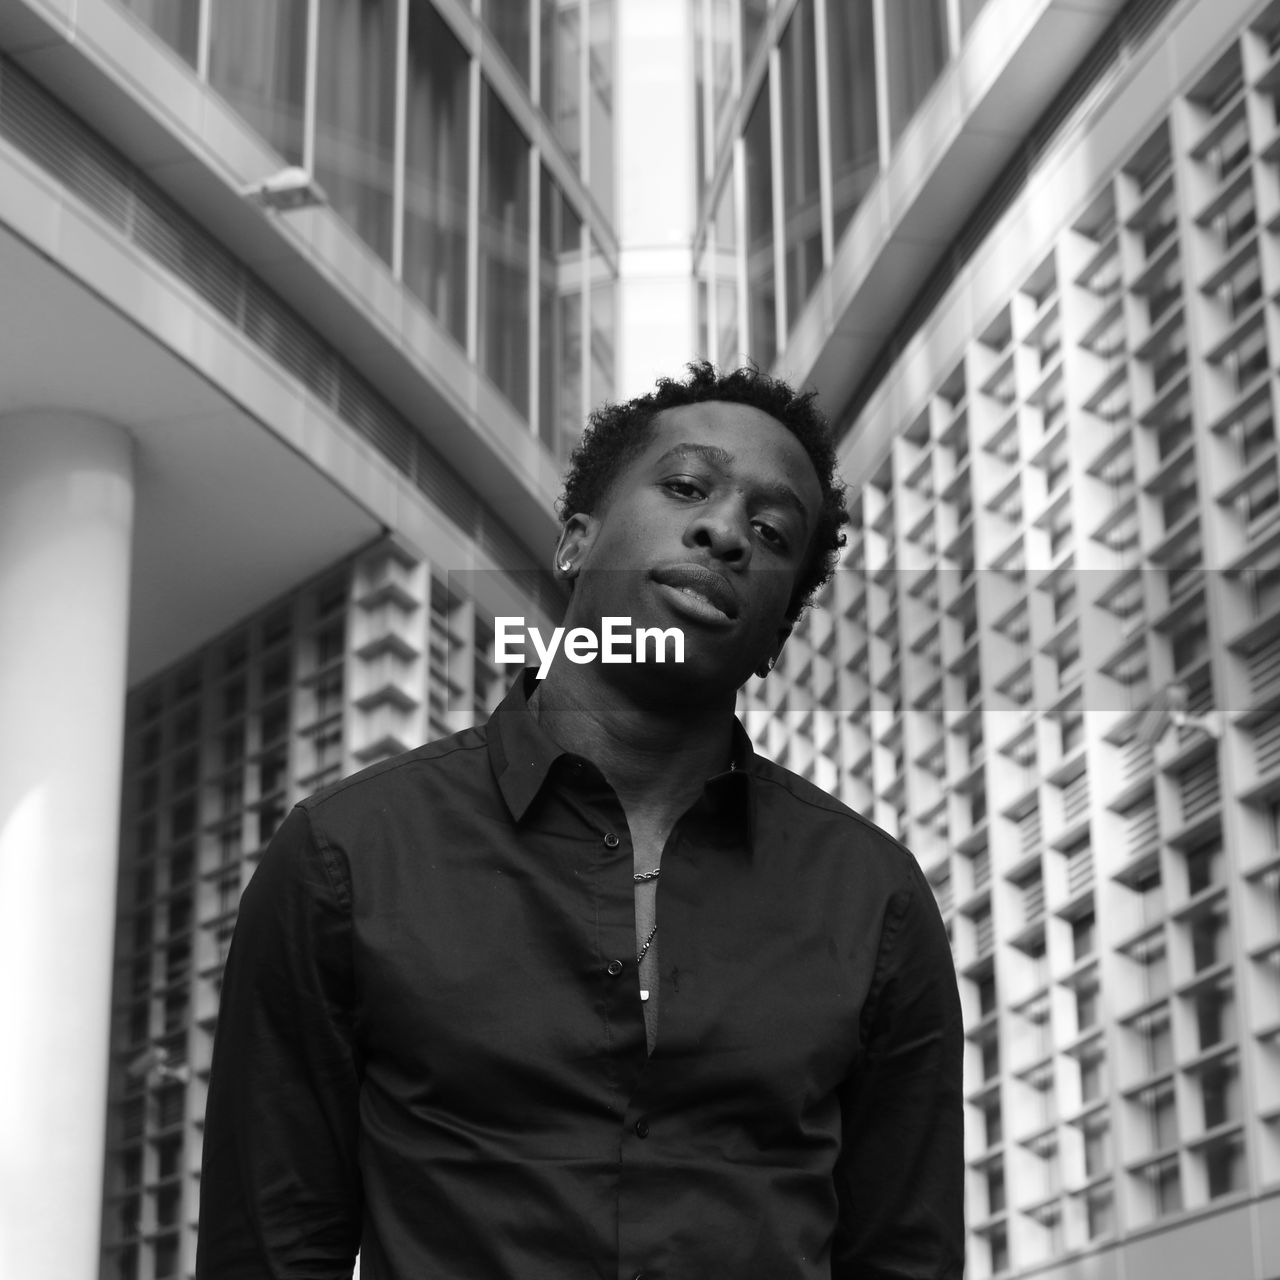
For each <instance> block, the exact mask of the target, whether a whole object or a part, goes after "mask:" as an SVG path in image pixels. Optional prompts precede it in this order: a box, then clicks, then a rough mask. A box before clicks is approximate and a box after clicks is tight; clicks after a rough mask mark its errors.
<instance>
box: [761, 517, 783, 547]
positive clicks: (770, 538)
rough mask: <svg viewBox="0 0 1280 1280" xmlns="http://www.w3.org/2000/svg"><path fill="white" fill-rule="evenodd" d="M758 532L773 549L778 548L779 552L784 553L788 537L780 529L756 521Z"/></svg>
mask: <svg viewBox="0 0 1280 1280" xmlns="http://www.w3.org/2000/svg"><path fill="white" fill-rule="evenodd" d="M756 532H757V533H758V534H759V535H760V537H761V538H762V539H763V540H764V541H765V542H766V543H768V545H769V546H771V547H776V548H777V549H778V550H779V551H784V550H785V549H786V546H787V537H786V534H784V533H783V532H782V531H781V530H780V529H775V528H774V527H773V525H771V524H766V523H765V521H763V520H757V521H756Z"/></svg>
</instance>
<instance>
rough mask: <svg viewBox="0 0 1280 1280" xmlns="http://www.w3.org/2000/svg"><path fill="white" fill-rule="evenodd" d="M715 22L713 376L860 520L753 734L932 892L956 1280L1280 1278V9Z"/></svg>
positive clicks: (1009, 8)
mask: <svg viewBox="0 0 1280 1280" xmlns="http://www.w3.org/2000/svg"><path fill="white" fill-rule="evenodd" d="M695 13H696V16H697V22H698V37H699V48H700V54H701V56H700V58H699V60H698V66H699V71H700V77H699V79H700V83H699V93H700V99H699V102H700V105H699V121H700V135H699V136H700V139H701V149H700V153H699V160H698V163H699V164H700V166H701V167H700V183H701V191H702V196H701V199H700V201H699V224H698V228H699V229H698V233H697V239H696V242H695V264H696V269H697V273H698V289H699V293H698V307H699V311H698V324H699V343H700V347H701V349H702V350H703V351H705V352H707V353H709V354H712V355H714V356H716V357H718V358H720V359H723V360H726V361H732V360H734V359H736V357H737V354H738V353H739V352H746V353H748V354H751V355H753V356H754V357H755V358H756V359H757V360H759V361H760V362H761V363H762V364H764V365H766V366H771V367H773V368H774V369H776V370H777V371H779V372H781V373H783V374H785V375H787V376H789V377H791V378H792V379H794V380H795V381H797V382H799V383H801V384H805V383H809V384H812V385H814V386H816V387H817V389H818V390H819V392H820V394H821V396H822V399H823V402H824V404H825V406H826V408H827V409H828V411H829V412H831V413H832V414H833V416H834V417H835V420H836V422H837V425H838V428H839V431H840V434H841V458H842V463H843V467H844V472H845V476H846V478H847V480H848V482H849V486H850V498H851V503H850V506H851V510H852V514H853V521H852V524H851V526H850V531H849V539H848V545H847V547H846V548H845V552H844V558H843V563H842V567H841V569H840V571H839V572H838V573H837V575H836V577H835V579H834V580H833V582H832V584H831V586H830V588H829V589H828V591H827V598H826V602H825V603H826V605H827V608H826V609H824V610H820V611H815V612H814V613H812V614H810V615H809V616H808V617H807V618H806V619H805V620H804V622H803V624H802V626H801V627H800V628H799V630H798V632H797V634H796V635H795V636H794V637H793V638H792V640H791V641H790V643H789V645H788V648H787V650H786V651H785V652H784V655H783V660H782V662H781V663H780V665H779V669H778V671H777V672H775V674H774V676H773V677H771V678H770V679H769V680H768V681H767V682H766V683H765V684H764V685H763V686H760V687H758V688H754V689H752V690H751V691H750V693H749V695H748V697H747V698H746V700H745V703H744V709H745V711H746V714H747V717H748V726H749V727H750V728H751V729H752V730H753V733H754V734H755V735H756V737H757V741H758V742H759V744H760V745H761V747H762V748H763V749H764V750H765V751H766V752H767V753H769V754H771V755H774V756H775V757H776V758H778V759H780V760H781V761H782V762H783V763H786V764H790V765H791V767H793V768H796V769H798V770H800V771H802V772H804V773H807V774H808V775H810V776H811V777H813V778H814V779H815V780H816V781H817V782H819V783H820V784H821V785H824V786H826V787H828V788H830V789H831V790H833V791H835V792H837V793H838V794H840V795H842V797H843V798H845V799H846V800H847V801H848V802H849V803H851V804H852V805H854V806H855V807H856V808H859V809H861V810H862V811H864V812H867V813H869V814H871V815H872V816H874V818H875V819H876V820H877V821H878V822H879V823H880V824H881V825H882V826H884V827H885V828H887V829H888V830H889V831H891V832H894V833H896V834H898V835H900V836H901V837H902V838H903V839H904V840H905V841H906V842H907V844H908V845H909V846H910V847H911V848H912V849H913V851H914V852H915V853H916V855H917V857H918V858H919V860H920V862H921V863H922V865H923V866H924V869H925V871H926V873H927V875H928V877H929V879H930V881H931V882H932V884H933V886H934V891H935V894H936V896H937V899H938V902H939V905H940V906H941V908H942V911H943V913H944V916H945V918H946V920H947V922H948V925H949V928H950V932H951V937H952V942H953V949H954V953H955V957H956V962H957V967H958V970H959V973H960V985H961V991H962V997H963V1001H964V1008H965V1016H966V1026H967V1039H968V1049H967V1057H966V1062H965V1099H966V1131H967V1136H966V1160H967V1166H968V1172H967V1177H968V1183H967V1208H968V1241H969V1246H968V1255H969V1267H968V1272H967V1274H969V1275H971V1276H972V1277H973V1278H974V1280H985V1277H987V1276H1003V1275H1010V1276H1036V1277H1043V1278H1044V1280H1086V1278H1087V1280H1104V1278H1105V1280H1110V1278H1111V1277H1117V1278H1119V1277H1126V1278H1127V1280H1137V1278H1141V1280H1147V1278H1148V1277H1149V1278H1151V1280H1155V1278H1156V1277H1160V1278H1161V1280H1163V1278H1164V1277H1186V1278H1187V1280H1192V1278H1198V1277H1201V1276H1206V1275H1214V1276H1222V1277H1227V1276H1230V1277H1232V1278H1233V1280H1275V1278H1276V1277H1277V1276H1280V590H1278V589H1277V588H1278V586H1280V473H1278V471H1277V431H1276V392H1277V385H1276V375H1275V370H1276V368H1277V365H1278V364H1280V327H1277V320H1278V318H1280V317H1278V313H1277V311H1276V302H1275V299H1276V297H1277V288H1278V287H1280V274H1278V273H1280V241H1278V240H1277V238H1276V234H1277V228H1278V227H1280V162H1278V157H1280V88H1278V86H1280V5H1277V4H1275V3H1262V2H1260V0H1133V2H1132V3H1127V4H1122V3H1090V4H1084V5H1080V4H1063V3H1054V2H1052V0H1047V2H1046V0H1036V2H1035V3H1027V2H1026V0H985V3H981V2H980V3H954V2H952V3H948V0H849V2H848V3H845V2H837V0H794V2H792V0H777V3H775V4H772V5H769V4H765V3H763V2H761V3H759V4H752V3H750V0H740V2H739V3H730V0H703V3H702V4H701V5H700V6H695ZM779 675H780V676H781V677H782V678H781V679H778V676H779Z"/></svg>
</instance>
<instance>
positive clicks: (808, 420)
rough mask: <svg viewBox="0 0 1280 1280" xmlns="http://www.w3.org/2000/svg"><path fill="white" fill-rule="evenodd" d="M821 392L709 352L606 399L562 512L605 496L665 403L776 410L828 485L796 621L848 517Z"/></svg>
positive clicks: (819, 583)
mask: <svg viewBox="0 0 1280 1280" xmlns="http://www.w3.org/2000/svg"><path fill="white" fill-rule="evenodd" d="M816 394H817V393H816V392H813V391H806V392H804V393H799V392H797V391H796V390H795V389H794V388H793V387H791V386H790V385H788V384H787V383H786V382H783V381H782V380H781V379H780V378H773V377H770V376H769V375H768V374H766V373H762V372H761V371H760V370H759V369H757V368H756V367H754V366H752V365H749V366H744V367H742V368H739V369H733V370H731V371H730V372H728V373H721V372H720V371H719V370H717V369H716V368H715V366H714V365H712V364H711V363H710V361H707V360H697V361H694V362H693V363H691V364H690V365H688V377H686V378H685V379H684V380H683V381H677V380H676V379H674V378H659V379H658V382H657V384H656V386H655V389H654V390H653V391H650V392H649V393H648V394H647V395H643V396H636V397H635V398H634V399H632V400H627V401H625V402H624V403H622V404H611V403H607V404H603V405H601V406H600V407H599V408H597V409H594V410H593V411H592V412H591V414H590V416H589V417H588V419H587V426H586V429H585V430H584V431H583V434H582V439H581V440H580V441H579V443H578V445H577V447H576V448H575V449H574V450H573V453H572V454H571V455H570V458H569V469H568V471H567V473H566V474H565V480H564V492H563V493H562V494H561V495H560V499H559V501H558V502H557V503H556V512H557V514H558V515H559V516H560V518H561V519H562V520H566V519H568V517H569V516H571V515H573V514H574V513H575V512H582V513H583V514H586V515H590V514H591V513H592V512H594V511H595V510H596V509H597V508H598V507H599V506H600V505H601V504H602V503H603V502H604V500H605V499H606V497H607V496H608V493H609V490H610V489H611V488H612V486H613V484H614V482H615V481H616V480H617V479H618V477H619V476H620V475H621V474H622V472H623V471H624V470H625V469H626V467H627V465H628V464H629V463H630V462H631V461H632V460H633V459H634V458H636V457H637V456H638V455H639V454H640V453H641V452H642V451H643V449H644V447H645V446H646V445H647V444H648V443H649V440H650V439H651V434H652V433H651V430H650V428H651V425H652V423H653V420H654V418H656V417H657V415H658V414H660V413H661V412H662V411H663V410H664V409H676V408H680V407H681V406H683V405H689V404H700V403H702V402H704V401H708V400H716V401H728V402H730V403H732V404H746V405H751V406H752V407H754V408H756V409H760V410H762V411H763V412H765V413H767V414H768V415H769V416H770V417H771V418H775V419H776V420H777V421H778V422H779V423H780V424H781V425H782V426H784V427H785V428H786V429H787V430H788V431H790V432H791V434H792V435H793V436H795V438H796V439H797V440H799V441H800V443H801V444H802V445H803V446H804V451H805V452H806V453H807V454H808V455H809V460H810V462H812V463H813V469H814V471H815V472H816V473H817V476H818V483H819V485H820V486H821V489H822V505H821V508H820V509H819V513H818V524H817V528H816V529H815V530H814V532H813V536H812V538H811V539H810V543H809V555H808V558H807V560H806V561H805V564H804V566H803V568H802V569H801V571H800V576H799V579H798V580H797V582H796V589H795V592H794V594H793V595H792V597H791V604H790V607H789V608H788V610H787V615H788V617H789V618H790V619H791V620H792V621H795V620H796V619H797V618H798V617H799V616H800V614H801V613H802V612H803V611H804V610H805V609H806V608H807V607H808V606H809V605H810V604H812V602H813V598H814V596H815V595H816V594H817V593H818V591H820V590H821V589H822V587H823V586H824V585H825V584H826V582H827V580H828V579H829V578H830V577H831V574H832V572H833V571H834V569H835V567H836V562H837V560H838V559H839V555H840V548H841V547H843V546H844V543H845V537H844V534H843V533H842V532H841V528H842V526H843V525H844V524H846V523H847V522H848V519H849V515H848V512H847V511H846V510H845V505H844V504H845V486H844V482H843V481H842V480H841V479H840V475H839V472H838V470H837V466H836V449H835V442H834V440H833V438H832V432H831V427H830V424H829V423H828V422H827V419H826V416H825V415H824V414H823V412H822V410H821V409H819V408H818V406H817V404H816V402H815V398H816Z"/></svg>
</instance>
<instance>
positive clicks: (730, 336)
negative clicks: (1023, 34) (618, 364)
mask: <svg viewBox="0 0 1280 1280" xmlns="http://www.w3.org/2000/svg"><path fill="white" fill-rule="evenodd" d="M691 3H692V4H693V6H694V27H693V29H694V33H695V39H696V41H697V42H698V47H697V48H696V49H695V60H696V61H697V64H698V67H699V68H700V71H701V74H700V75H699V76H698V77H696V83H695V92H696V93H697V94H698V102H697V111H698V112H699V113H700V114H699V117H698V118H699V119H701V120H705V121H707V122H708V124H707V125H706V126H705V127H704V129H703V132H702V133H701V134H700V135H699V144H700V145H701V146H702V147H703V148H704V152H703V154H702V157H701V158H700V160H699V174H700V177H701V181H702V184H703V185H702V186H701V187H700V191H699V197H700V198H699V218H700V225H699V232H698V235H697V238H696V243H695V246H694V258H695V262H696V263H697V264H698V267H697V270H698V273H699V286H700V294H699V296H701V297H703V298H705V299H706V302H707V305H706V306H705V307H702V308H700V310H699V314H698V316H697V330H696V332H697V334H698V343H699V348H700V350H701V351H703V352H705V353H706V354H707V355H708V356H710V357H711V358H713V359H715V360H717V361H718V362H719V363H721V364H735V363H738V362H739V361H741V360H742V359H743V358H744V357H749V358H751V359H753V360H755V361H756V362H757V363H759V364H761V365H762V366H768V365H770V364H772V362H773V360H774V358H775V357H776V355H777V352H778V335H779V333H782V334H788V333H790V332H791V330H792V329H793V328H794V326H795V324H796V322H797V320H798V319H799V317H800V315H801V313H802V312H803V311H804V308H805V306H806V304H807V302H808V300H809V298H810V297H811V296H812V293H813V290H814V287H815V285H816V284H817V282H818V280H819V279H820V278H821V275H822V273H823V271H824V270H826V269H827V268H828V267H829V266H830V265H831V262H832V260H833V257H834V254H835V252H836V250H837V248H838V245H839V242H840V240H841V238H842V237H843V236H844V234H845V233H846V231H847V230H848V228H849V224H850V223H851V221H852V220H853V217H854V215H855V213H856V212H857V210H858V207H859V206H860V205H861V204H862V202H863V200H864V199H865V198H866V195H867V193H868V192H869V191H870V189H871V187H872V186H873V184H874V183H875V182H876V180H877V179H878V178H879V177H880V175H881V173H882V172H883V171H884V168H885V166H886V165H888V164H889V163H890V162H891V160H892V158H893V149H894V146H895V144H896V142H897V140H898V138H899V136H900V135H901V133H902V131H903V129H904V128H905V127H906V125H907V123H908V122H909V121H910V120H911V118H912V117H913V116H914V115H915V114H916V112H917V111H918V110H919V109H920V107H921V106H922V104H923V103H924V101H925V99H926V98H927V96H928V94H929V91H930V89H931V88H932V87H933V85H934V84H935V83H936V82H937V80H938V77H939V76H940V75H941V74H942V73H943V71H944V70H945V69H946V66H947V64H948V62H949V61H950V60H951V58H952V57H953V56H954V55H955V54H956V53H957V50H956V49H955V48H953V47H952V44H951V38H950V30H951V27H950V24H949V5H948V0H892V2H891V3H890V2H889V0H883V2H881V0H777V2H776V3H772V4H771V3H767V0H737V2H736V3H735V2H734V0H691ZM981 7H982V5H981V4H979V3H976V2H975V0H965V4H964V5H963V8H962V10H960V11H957V17H958V22H957V27H958V29H959V31H960V32H961V33H962V34H963V33H964V32H966V31H967V30H968V28H969V26H970V25H971V24H972V22H973V20H974V18H975V17H976V16H977V13H978V11H979V10H980V9H981ZM771 32H772V33H774V35H773V36H772V37H770V35H769V33H771ZM770 39H772V40H773V41H774V42H775V43H773V44H770V43H769V41H770ZM764 44H768V45H769V47H768V50H767V53H768V56H764V54H762V45H764ZM704 45H705V48H704V47H703V46H704ZM735 54H736V55H737V56H736V57H735ZM744 102H747V103H749V104H750V105H749V106H748V107H747V108H746V110H745V111H744V110H743V104H744ZM882 104H884V105H883V106H882ZM882 115H883V116H884V118H883V119H882ZM734 120H737V121H738V122H739V129H740V133H738V134H736V135H735V131H734V130H733V129H732V128H731V127H730V125H731V123H732V122H733V121H734ZM882 135H883V136H882ZM739 142H740V143H741V146H740V147H739V146H738V144H739ZM824 151H825V154H824ZM739 166H741V167H742V169H743V172H742V173H739V172H738V169H739ZM739 200H741V201H742V202H743V205H742V208H741V209H740V210H739V209H737V208H736V207H735V202H737V201H739ZM726 201H727V202H729V204H730V207H729V208H728V209H727V210H726V209H725V208H724V205H725V202H726ZM775 210H776V211H777V216H775ZM739 217H740V218H741V225H743V226H744V227H745V230H746V237H745V241H744V242H743V243H742V245H741V246H740V248H739V250H738V251H739V252H740V253H741V255H742V261H741V263H740V264H737V265H735V264H734V263H732V262H731V261H729V258H730V257H731V256H732V254H733V252H734V250H733V247H732V246H733V242H734V240H736V237H729V236H727V235H726V234H725V232H726V230H727V228H729V227H730V226H732V225H735V223H736V222H737V220H738V218H739ZM731 288H732V289H738V288H741V289H742V290H743V291H744V304H743V306H742V308H741V311H742V312H744V313H745V316H746V319H747V331H746V333H745V335H744V334H741V333H739V332H737V330H736V320H735V319H734V317H735V315H736V313H737V312H738V310H739V308H736V307H734V306H730V305H728V303H727V298H725V297H724V295H725V294H726V292H727V291H728V290H729V289H731Z"/></svg>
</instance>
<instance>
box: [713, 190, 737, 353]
mask: <svg viewBox="0 0 1280 1280" xmlns="http://www.w3.org/2000/svg"><path fill="white" fill-rule="evenodd" d="M733 207H734V201H733V171H732V169H731V170H730V171H729V181H728V182H726V183H725V184H724V188H723V190H722V191H721V192H720V202H719V203H718V204H717V205H716V221H715V244H716V256H715V280H716V349H715V358H716V360H717V362H718V363H719V364H720V365H721V366H722V367H724V368H732V367H733V366H734V365H736V364H737V363H738V353H739V338H738V255H737V251H736V249H737V236H736V235H735V234H734V217H733Z"/></svg>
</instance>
